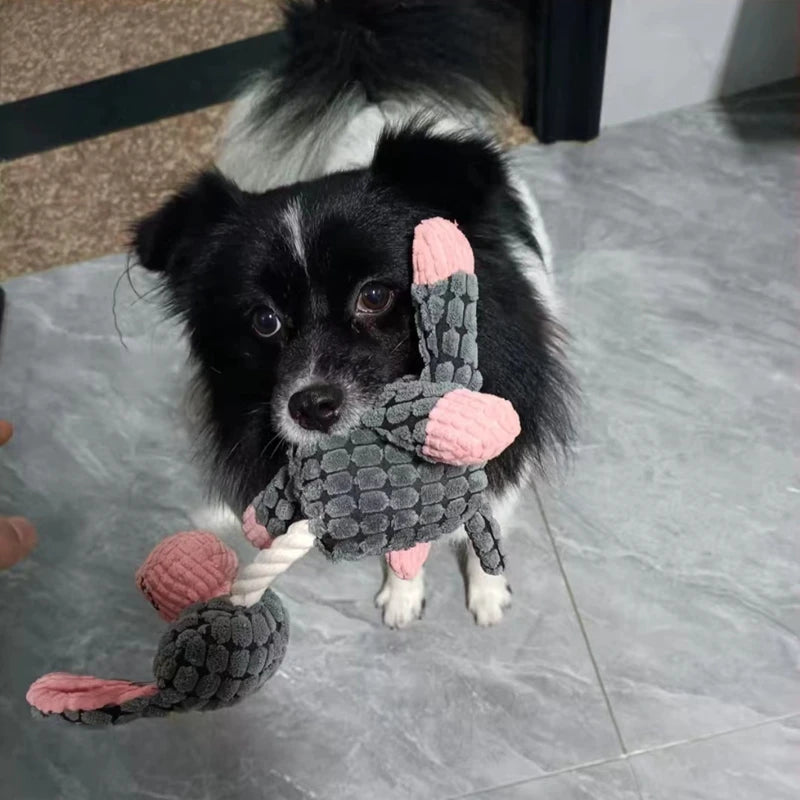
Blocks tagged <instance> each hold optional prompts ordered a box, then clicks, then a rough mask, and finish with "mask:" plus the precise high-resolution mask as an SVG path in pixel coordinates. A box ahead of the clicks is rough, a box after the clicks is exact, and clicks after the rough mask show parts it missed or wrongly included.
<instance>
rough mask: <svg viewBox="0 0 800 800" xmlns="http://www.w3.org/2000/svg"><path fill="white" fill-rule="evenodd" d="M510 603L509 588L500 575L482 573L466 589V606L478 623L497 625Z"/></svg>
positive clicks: (484, 625)
mask: <svg viewBox="0 0 800 800" xmlns="http://www.w3.org/2000/svg"><path fill="white" fill-rule="evenodd" d="M510 605H511V588H510V587H509V585H508V582H507V581H506V579H505V578H504V577H503V576H502V575H482V576H481V577H480V578H479V579H477V580H472V581H471V582H470V584H469V588H468V589H467V608H469V610H470V611H471V612H472V615H473V616H474V617H475V622H477V623H478V625H481V626H483V627H487V626H489V625H497V623H498V622H500V620H501V619H503V612H504V611H505V609H507V608H508V607H509V606H510Z"/></svg>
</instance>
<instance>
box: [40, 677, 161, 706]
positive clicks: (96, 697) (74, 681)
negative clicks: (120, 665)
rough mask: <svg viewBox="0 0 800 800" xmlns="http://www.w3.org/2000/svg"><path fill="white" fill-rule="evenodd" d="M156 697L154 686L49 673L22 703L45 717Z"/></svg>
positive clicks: (151, 684) (152, 684)
mask: <svg viewBox="0 0 800 800" xmlns="http://www.w3.org/2000/svg"><path fill="white" fill-rule="evenodd" d="M157 693H158V686H156V685H155V684H154V683H146V684H142V683H133V682H132V681H116V680H106V679H104V678H94V677H92V676H91V675H71V674H70V673H69V672H51V673H49V674H48V675H42V677H41V678H39V680H37V681H35V682H34V683H33V684H31V688H30V689H28V693H27V694H26V695H25V699H26V700H27V701H28V703H29V704H30V705H32V706H33V707H34V708H37V709H39V711H41V712H42V713H44V714H61V713H62V712H64V711H94V710H95V709H98V708H103V707H104V706H118V705H122V703H127V702H128V701H129V700H135V699H136V698H137V697H152V696H153V695H154V694H157Z"/></svg>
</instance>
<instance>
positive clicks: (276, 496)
mask: <svg viewBox="0 0 800 800" xmlns="http://www.w3.org/2000/svg"><path fill="white" fill-rule="evenodd" d="M300 519H302V514H301V512H300V503H299V502H298V500H297V497H296V496H295V493H294V487H293V484H292V480H291V477H290V475H289V470H288V468H287V467H281V468H280V469H279V470H278V471H277V472H276V473H275V477H274V478H273V479H272V480H271V481H270V482H269V483H268V484H267V488H266V489H264V491H263V492H261V493H260V494H258V495H257V496H256V499H255V500H253V502H252V503H251V504H250V505H249V506H248V507H247V510H246V511H245V512H244V515H243V516H242V531H243V533H244V535H245V537H246V538H247V540H248V541H249V542H250V544H252V545H253V546H254V547H257V548H259V550H264V549H266V548H267V547H269V546H270V545H271V544H272V541H273V539H274V538H275V537H276V536H281V535H283V534H284V533H286V530H287V529H288V527H289V525H291V524H292V523H293V522H297V521H298V520H300Z"/></svg>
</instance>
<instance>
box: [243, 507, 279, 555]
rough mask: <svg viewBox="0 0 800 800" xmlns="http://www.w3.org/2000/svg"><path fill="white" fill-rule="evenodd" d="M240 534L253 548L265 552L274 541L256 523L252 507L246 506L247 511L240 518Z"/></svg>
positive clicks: (254, 511) (263, 528)
mask: <svg viewBox="0 0 800 800" xmlns="http://www.w3.org/2000/svg"><path fill="white" fill-rule="evenodd" d="M242 532H243V533H244V535H245V538H246V539H247V541H248V542H250V544H252V545H253V547H257V548H258V549H259V550H267V549H269V548H270V547H271V546H272V542H273V541H275V540H274V538H273V537H272V536H271V535H270V533H269V532H268V531H267V529H266V528H265V527H264V526H263V525H259V524H258V522H257V521H256V510H255V509H254V508H253V506H247V510H246V511H245V512H244V516H243V517H242Z"/></svg>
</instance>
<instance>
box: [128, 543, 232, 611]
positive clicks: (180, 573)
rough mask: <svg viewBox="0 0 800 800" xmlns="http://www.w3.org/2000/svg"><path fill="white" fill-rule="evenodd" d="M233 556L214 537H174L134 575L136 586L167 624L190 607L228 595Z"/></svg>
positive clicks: (160, 544)
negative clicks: (193, 604)
mask: <svg viewBox="0 0 800 800" xmlns="http://www.w3.org/2000/svg"><path fill="white" fill-rule="evenodd" d="M237 566H238V562H237V559H236V553H234V552H233V550H231V548H230V547H228V546H227V545H226V544H225V543H224V542H222V541H220V540H219V539H218V538H217V537H216V536H214V534H213V533H206V532H204V531H188V532H184V533H176V534H174V535H173V536H169V537H167V538H166V539H164V541H162V542H160V543H159V544H158V545H156V546H155V547H154V548H153V550H152V551H151V553H150V555H149V556H147V559H146V560H145V562H144V564H142V566H141V567H139V570H138V572H137V573H136V585H137V586H138V587H139V588H140V589H141V590H142V592H143V593H144V595H145V597H147V599H148V600H149V601H150V603H151V604H152V606H153V608H155V609H156V611H158V613H159V614H160V615H161V617H162V619H165V620H167V622H172V621H174V620H176V619H177V618H178V617H179V616H180V613H181V611H183V609H184V608H186V607H187V606H190V605H192V603H200V602H204V601H206V600H211V599H212V598H213V597H220V596H222V595H227V594H230V593H231V584H232V583H233V579H234V578H235V577H236V569H237Z"/></svg>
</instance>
